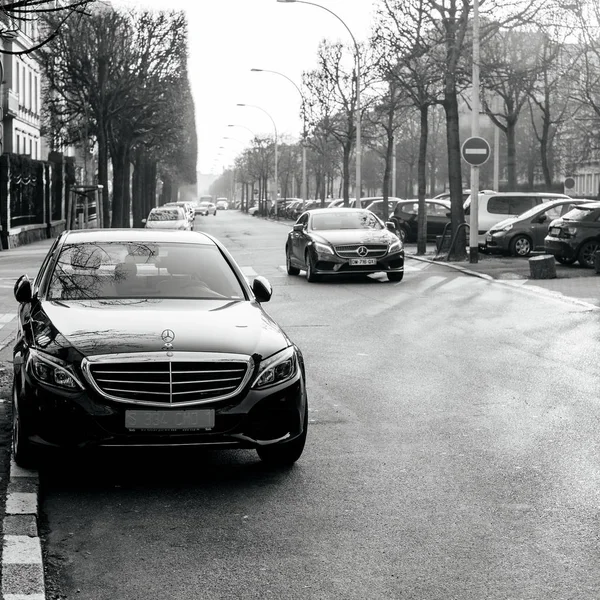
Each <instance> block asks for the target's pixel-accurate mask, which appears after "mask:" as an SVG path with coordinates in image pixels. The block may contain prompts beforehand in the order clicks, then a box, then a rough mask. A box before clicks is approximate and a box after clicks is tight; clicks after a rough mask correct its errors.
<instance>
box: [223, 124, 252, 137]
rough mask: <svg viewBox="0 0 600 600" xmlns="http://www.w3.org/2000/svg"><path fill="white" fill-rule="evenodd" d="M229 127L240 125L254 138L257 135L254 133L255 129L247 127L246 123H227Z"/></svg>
mask: <svg viewBox="0 0 600 600" xmlns="http://www.w3.org/2000/svg"><path fill="white" fill-rule="evenodd" d="M227 127H240V128H241V129H245V130H246V131H248V132H249V133H250V135H251V136H252V138H253V139H254V138H255V137H256V133H254V131H252V129H250V128H249V127H246V126H244V125H237V124H231V125H227Z"/></svg>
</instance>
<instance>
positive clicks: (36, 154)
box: [33, 142, 40, 160]
mask: <svg viewBox="0 0 600 600" xmlns="http://www.w3.org/2000/svg"><path fill="white" fill-rule="evenodd" d="M33 158H35V159H36V160H39V158H40V157H39V155H38V143H37V142H36V143H35V156H34V157H33Z"/></svg>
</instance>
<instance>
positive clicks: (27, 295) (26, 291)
mask: <svg viewBox="0 0 600 600" xmlns="http://www.w3.org/2000/svg"><path fill="white" fill-rule="evenodd" d="M13 292H14V294H15V300H16V301H17V302H19V303H20V304H23V303H25V302H31V299H32V294H31V281H30V280H29V277H27V275H21V277H19V279H17V281H16V283H15V287H14V289H13Z"/></svg>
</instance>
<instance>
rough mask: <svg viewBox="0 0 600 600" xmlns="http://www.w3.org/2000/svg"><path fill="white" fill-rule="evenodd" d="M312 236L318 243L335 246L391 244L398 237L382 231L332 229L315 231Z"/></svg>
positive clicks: (385, 230) (384, 230)
mask: <svg viewBox="0 0 600 600" xmlns="http://www.w3.org/2000/svg"><path fill="white" fill-rule="evenodd" d="M311 236H312V238H313V239H314V240H316V241H318V242H325V243H327V244H332V245H334V246H337V245H340V244H389V243H391V242H393V241H394V240H397V239H398V237H397V236H396V235H394V234H393V233H391V232H390V231H388V230H387V229H381V230H379V231H377V230H373V229H331V230H325V229H324V230H323V231H313V232H311Z"/></svg>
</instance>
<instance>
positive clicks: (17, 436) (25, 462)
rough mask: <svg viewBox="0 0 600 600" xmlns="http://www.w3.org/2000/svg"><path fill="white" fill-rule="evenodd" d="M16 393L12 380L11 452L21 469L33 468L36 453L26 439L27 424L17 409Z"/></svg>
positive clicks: (35, 462) (35, 461)
mask: <svg viewBox="0 0 600 600" xmlns="http://www.w3.org/2000/svg"><path fill="white" fill-rule="evenodd" d="M17 398H18V394H17V386H16V383H14V382H13V401H12V454H13V459H14V461H15V463H16V464H17V465H19V467H22V468H23V469H31V468H35V466H36V465H37V458H38V457H37V453H36V451H35V448H34V447H33V445H32V444H31V442H30V441H29V440H28V439H27V425H26V423H24V420H23V417H22V415H20V414H19V409H18V400H17Z"/></svg>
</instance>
